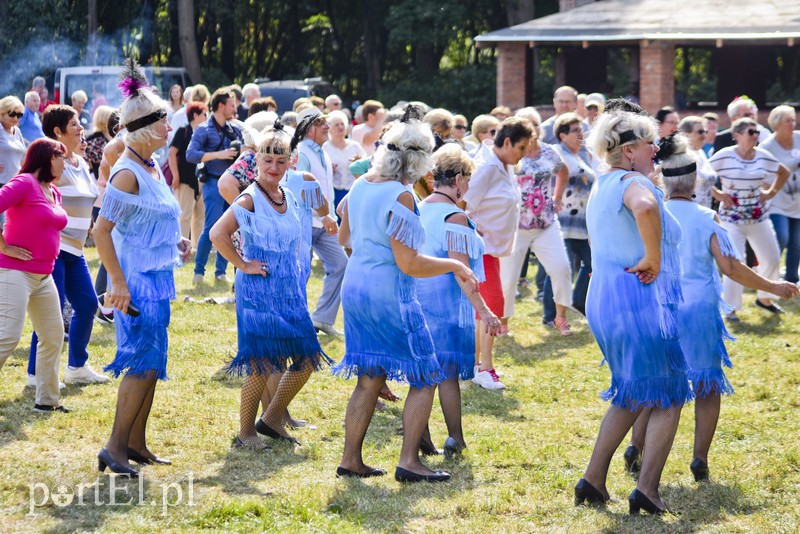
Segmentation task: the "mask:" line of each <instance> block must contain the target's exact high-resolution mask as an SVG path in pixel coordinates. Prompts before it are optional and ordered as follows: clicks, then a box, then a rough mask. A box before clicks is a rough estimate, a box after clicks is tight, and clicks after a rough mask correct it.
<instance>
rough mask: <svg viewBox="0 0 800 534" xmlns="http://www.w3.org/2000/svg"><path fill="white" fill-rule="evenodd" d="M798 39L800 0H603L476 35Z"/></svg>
mask: <svg viewBox="0 0 800 534" xmlns="http://www.w3.org/2000/svg"><path fill="white" fill-rule="evenodd" d="M795 39H800V0H756V1H752V0H750V1H744V0H668V1H666V0H603V1H598V2H592V3H590V4H587V5H584V6H581V7H578V8H575V9H571V10H569V11H565V12H563V13H556V14H553V15H548V16H546V17H542V18H539V19H533V20H530V21H528V22H525V23H523V24H518V25H516V26H511V27H509V28H504V29H502V30H497V31H494V32H490V33H487V34H484V35H480V36H478V37H476V38H475V40H476V41H477V42H478V43H479V44H481V45H484V46H492V45H493V44H494V43H498V42H509V41H517V42H519V41H524V42H531V43H542V44H548V45H553V44H575V43H602V44H614V43H619V44H622V43H630V42H632V41H641V40H669V41H676V42H678V43H687V44H713V43H716V44H717V46H720V45H721V44H722V43H723V42H725V41H737V44H748V43H747V41H759V43H758V44H769V43H784V44H786V43H788V44H789V45H790V46H791V45H794V40H795Z"/></svg>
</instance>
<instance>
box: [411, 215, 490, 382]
mask: <svg viewBox="0 0 800 534" xmlns="http://www.w3.org/2000/svg"><path fill="white" fill-rule="evenodd" d="M419 212H420V219H421V220H422V226H423V228H425V244H424V245H422V249H421V250H420V252H422V253H423V254H425V255H428V256H433V257H436V258H448V257H449V254H448V253H449V252H457V253H461V254H466V255H467V256H468V257H469V267H470V269H472V270H473V272H475V276H476V277H477V278H478V281H479V282H483V281H484V278H485V276H484V273H483V252H484V245H483V239H482V238H481V236H480V235H478V232H477V230H476V229H475V223H473V222H472V221H469V226H463V225H461V224H453V223H449V222H447V218H448V217H450V216H451V215H453V214H455V213H464V211H463V210H461V209H460V208H458V207H456V206H454V205H452V204H448V203H437V202H423V203H422V204H420V205H419ZM417 293H418V295H419V302H420V304H421V305H422V311H423V312H424V313H425V319H426V321H427V323H428V329H429V330H430V332H431V337H432V338H433V344H434V347H435V348H436V359H437V360H439V365H440V366H441V367H442V373H443V379H444V380H450V379H458V378H460V379H461V380H469V379H471V378H472V377H473V376H474V365H475V310H474V309H473V307H472V303H470V301H469V299H468V298H467V296H466V295H465V294H464V292H463V291H461V288H460V287H459V285H458V282H456V277H455V275H454V274H453V273H448V274H442V275H439V276H432V277H430V278H420V279H419V280H417Z"/></svg>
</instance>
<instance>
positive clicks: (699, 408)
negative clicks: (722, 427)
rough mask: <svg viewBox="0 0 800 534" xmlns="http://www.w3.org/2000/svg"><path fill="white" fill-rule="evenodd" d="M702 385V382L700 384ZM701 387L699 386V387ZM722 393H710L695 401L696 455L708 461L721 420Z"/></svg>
mask: <svg viewBox="0 0 800 534" xmlns="http://www.w3.org/2000/svg"><path fill="white" fill-rule="evenodd" d="M699 387H702V384H701V385H700V386H699ZM698 389H699V388H698ZM720 402H721V399H720V394H719V393H710V394H709V395H708V396H706V397H703V398H700V397H697V399H695V401H694V457H695V458H700V459H701V460H703V461H704V462H706V463H708V450H709V449H710V448H711V440H713V439H714V433H715V432H716V430H717V421H719V410H720Z"/></svg>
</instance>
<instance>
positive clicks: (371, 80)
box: [361, 0, 381, 98]
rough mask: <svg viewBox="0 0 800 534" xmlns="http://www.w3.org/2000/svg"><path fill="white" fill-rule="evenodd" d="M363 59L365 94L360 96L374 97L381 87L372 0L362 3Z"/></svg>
mask: <svg viewBox="0 0 800 534" xmlns="http://www.w3.org/2000/svg"><path fill="white" fill-rule="evenodd" d="M364 4H365V5H364V60H365V64H366V71H367V87H366V89H367V90H366V91H365V93H366V95H365V94H364V93H362V94H361V96H362V98H363V97H364V96H366V97H367V98H374V96H375V94H376V93H377V92H378V90H379V89H380V87H381V69H380V61H379V56H378V50H377V48H378V47H377V35H376V33H375V21H374V20H373V19H374V16H375V15H374V13H373V11H374V5H373V3H372V0H367V1H366V2H365V3H364Z"/></svg>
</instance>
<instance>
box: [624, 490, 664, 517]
mask: <svg viewBox="0 0 800 534" xmlns="http://www.w3.org/2000/svg"><path fill="white" fill-rule="evenodd" d="M628 505H629V506H630V510H629V512H630V514H631V515H638V514H639V510H644V511H645V512H647V513H648V514H652V515H661V514H666V513H667V512H668V511H669V510H667V509H666V508H659V507H658V506H656V505H655V503H654V502H653V501H651V500H650V499H649V498H648V497H647V495H645V494H644V493H642V492H641V491H639V490H638V489H634V490H633V492H632V493H631V495H630V497H628Z"/></svg>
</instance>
